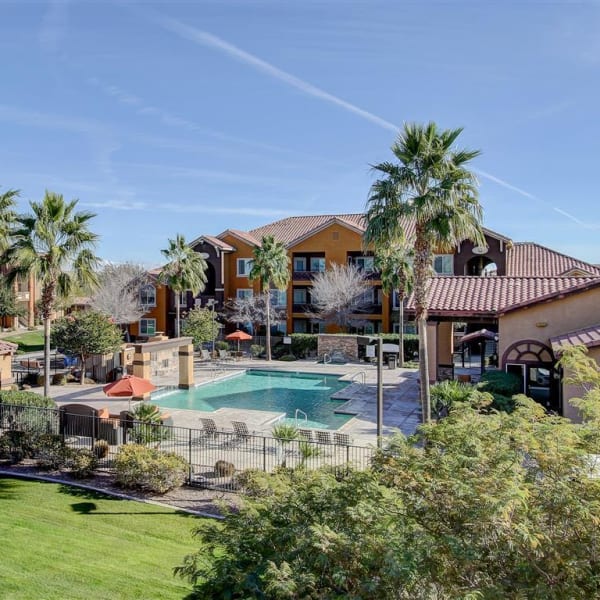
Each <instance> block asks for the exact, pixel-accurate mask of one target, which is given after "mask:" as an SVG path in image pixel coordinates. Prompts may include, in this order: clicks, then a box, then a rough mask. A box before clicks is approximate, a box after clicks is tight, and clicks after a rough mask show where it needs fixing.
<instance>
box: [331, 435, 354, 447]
mask: <svg viewBox="0 0 600 600" xmlns="http://www.w3.org/2000/svg"><path fill="white" fill-rule="evenodd" d="M333 443H334V444H335V445H336V446H351V445H352V440H351V439H350V436H349V435H348V434H347V433H340V432H339V431H334V432H333Z"/></svg>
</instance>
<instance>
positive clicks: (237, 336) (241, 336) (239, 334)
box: [225, 329, 252, 352]
mask: <svg viewBox="0 0 600 600" xmlns="http://www.w3.org/2000/svg"><path fill="white" fill-rule="evenodd" d="M225 339H226V340H237V343H238V352H239V351H240V340H251V339H252V336H251V335H250V334H248V333H246V332H245V331H241V330H240V329H236V330H235V331H234V332H233V333H230V334H229V335H226V336H225Z"/></svg>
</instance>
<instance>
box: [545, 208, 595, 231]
mask: <svg viewBox="0 0 600 600" xmlns="http://www.w3.org/2000/svg"><path fill="white" fill-rule="evenodd" d="M552 210H554V211H556V212H557V213H558V214H560V215H563V216H564V217H566V218H567V219H570V220H571V221H573V223H577V225H580V226H581V227H584V228H585V229H600V223H586V222H585V221H582V220H581V219H578V218H577V217H576V216H574V215H572V214H571V213H568V212H567V211H566V210H563V209H562V208H558V207H556V206H553V207H552Z"/></svg>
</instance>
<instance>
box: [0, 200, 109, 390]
mask: <svg viewBox="0 0 600 600" xmlns="http://www.w3.org/2000/svg"><path fill="white" fill-rule="evenodd" d="M29 204H30V206H31V210H32V213H33V214H27V215H18V216H17V217H16V218H15V226H14V228H13V229H12V231H11V234H10V236H11V243H10V246H9V248H8V249H7V250H6V252H4V254H3V256H2V262H3V264H5V265H7V266H8V268H9V273H8V279H9V281H14V280H15V278H16V277H18V276H19V275H31V276H33V278H34V279H35V280H36V281H37V282H38V283H39V286H40V288H41V299H40V312H41V316H42V319H43V321H44V395H45V396H48V395H49V394H50V321H51V319H52V316H53V313H54V311H55V309H56V305H57V301H58V300H59V299H61V298H64V297H65V296H68V295H69V293H70V292H71V291H72V290H73V288H75V287H76V286H78V285H79V286H81V287H84V288H89V287H91V286H93V285H95V284H96V283H97V278H96V272H95V268H96V266H97V265H98V262H99V259H98V257H97V256H96V255H95V254H94V253H93V252H92V250H93V248H94V246H95V244H96V242H97V240H98V236H97V235H96V234H95V233H92V232H91V231H90V230H89V229H88V222H89V221H90V219H92V218H93V217H95V216H96V215H94V214H93V213H90V212H75V207H76V205H77V200H71V201H70V202H65V200H64V198H63V197H62V195H61V194H55V193H53V192H48V191H47V192H46V193H45V195H44V199H43V201H42V202H30V203H29Z"/></svg>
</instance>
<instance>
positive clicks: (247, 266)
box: [236, 258, 252, 277]
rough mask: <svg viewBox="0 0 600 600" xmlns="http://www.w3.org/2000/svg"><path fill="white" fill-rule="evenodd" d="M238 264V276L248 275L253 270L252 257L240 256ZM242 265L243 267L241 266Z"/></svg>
mask: <svg viewBox="0 0 600 600" xmlns="http://www.w3.org/2000/svg"><path fill="white" fill-rule="evenodd" d="M236 265H237V276H238V277H248V275H249V274H250V271H251V270H252V259H251V258H238V259H237V260H236ZM240 267H241V268H240Z"/></svg>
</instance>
